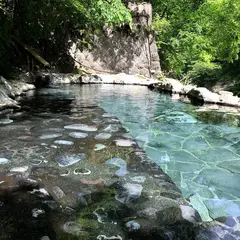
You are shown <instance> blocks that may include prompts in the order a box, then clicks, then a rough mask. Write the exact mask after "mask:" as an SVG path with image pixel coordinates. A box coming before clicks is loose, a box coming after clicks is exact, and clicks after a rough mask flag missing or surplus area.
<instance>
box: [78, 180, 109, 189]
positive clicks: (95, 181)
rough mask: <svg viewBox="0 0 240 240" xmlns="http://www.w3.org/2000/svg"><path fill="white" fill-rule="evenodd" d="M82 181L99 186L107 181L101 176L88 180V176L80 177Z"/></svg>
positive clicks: (102, 185)
mask: <svg viewBox="0 0 240 240" xmlns="http://www.w3.org/2000/svg"><path fill="white" fill-rule="evenodd" d="M80 183H82V184H86V185H92V186H97V187H104V185H105V181H104V180H103V179H102V178H100V179H97V180H88V179H86V178H83V179H80Z"/></svg>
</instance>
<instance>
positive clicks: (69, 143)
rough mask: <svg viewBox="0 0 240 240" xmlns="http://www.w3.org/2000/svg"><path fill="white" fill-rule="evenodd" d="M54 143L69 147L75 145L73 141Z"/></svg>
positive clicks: (57, 141)
mask: <svg viewBox="0 0 240 240" xmlns="http://www.w3.org/2000/svg"><path fill="white" fill-rule="evenodd" d="M53 143H54V144H58V145H68V146H71V145H73V144H74V143H73V142H72V141H67V140H56V141H54V142H53Z"/></svg>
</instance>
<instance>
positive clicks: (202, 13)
mask: <svg viewBox="0 0 240 240" xmlns="http://www.w3.org/2000/svg"><path fill="white" fill-rule="evenodd" d="M151 2H152V4H153V9H154V23H153V28H154V30H155V32H156V35H157V42H158V47H159V49H160V53H163V54H162V60H163V65H164V67H165V69H166V70H172V71H174V72H176V73H178V74H180V75H182V74H184V73H187V72H189V71H191V70H193V68H194V67H196V69H199V65H201V64H203V66H205V67H206V66H209V69H211V68H213V69H216V68H218V67H219V64H218V63H223V62H233V61H235V60H237V59H238V56H239V39H240V21H239V20H240V0H166V1H161V0H151ZM214 64H216V68H215V67H214V66H213V65H214ZM206 69H207V68H206ZM201 70H202V69H201Z"/></svg>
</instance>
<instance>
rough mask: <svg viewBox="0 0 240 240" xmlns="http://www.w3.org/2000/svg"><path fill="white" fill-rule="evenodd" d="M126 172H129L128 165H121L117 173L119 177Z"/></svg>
mask: <svg viewBox="0 0 240 240" xmlns="http://www.w3.org/2000/svg"><path fill="white" fill-rule="evenodd" d="M126 174H128V171H127V168H126V166H121V167H120V168H119V169H118V170H117V171H116V172H115V175H117V176H119V177H123V176H125V175H126Z"/></svg>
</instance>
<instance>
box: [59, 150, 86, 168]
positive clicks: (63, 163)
mask: <svg viewBox="0 0 240 240" xmlns="http://www.w3.org/2000/svg"><path fill="white" fill-rule="evenodd" d="M85 158H87V155H86V154H85V153H78V154H66V155H63V156H60V157H57V158H56V161H57V163H58V165H59V166H60V167H67V166H70V165H73V164H74V163H77V162H79V161H81V160H83V159H85Z"/></svg>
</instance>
